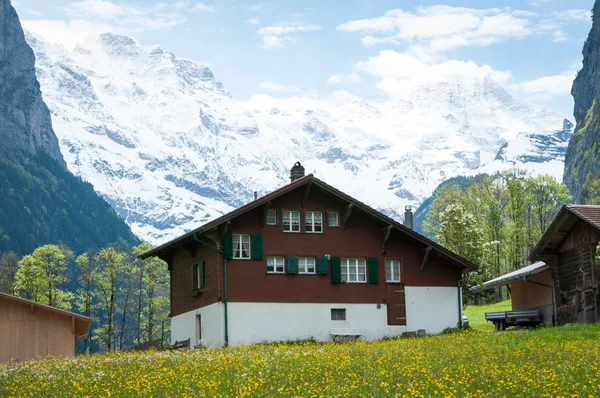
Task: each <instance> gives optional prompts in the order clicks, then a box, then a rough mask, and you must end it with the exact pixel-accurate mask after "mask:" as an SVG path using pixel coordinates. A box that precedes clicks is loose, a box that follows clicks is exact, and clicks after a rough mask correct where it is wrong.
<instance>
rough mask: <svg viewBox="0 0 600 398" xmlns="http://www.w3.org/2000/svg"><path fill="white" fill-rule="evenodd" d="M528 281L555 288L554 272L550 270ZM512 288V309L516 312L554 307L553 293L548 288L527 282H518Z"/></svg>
mask: <svg viewBox="0 0 600 398" xmlns="http://www.w3.org/2000/svg"><path fill="white" fill-rule="evenodd" d="M527 279H530V280H532V281H535V282H539V283H543V284H546V285H550V286H554V280H553V279H552V271H550V270H546V271H544V272H540V273H539V274H536V275H532V276H529V277H527ZM510 288H511V299H512V309H513V310H514V311H519V310H529V309H533V308H539V307H544V306H552V291H551V290H550V288H547V287H546V286H540V285H536V284H533V283H529V282H525V281H516V282H513V283H511V284H510Z"/></svg>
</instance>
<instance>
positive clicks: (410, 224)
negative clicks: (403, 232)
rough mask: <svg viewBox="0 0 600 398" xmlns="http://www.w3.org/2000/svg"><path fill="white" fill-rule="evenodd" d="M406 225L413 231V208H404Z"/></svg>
mask: <svg viewBox="0 0 600 398" xmlns="http://www.w3.org/2000/svg"><path fill="white" fill-rule="evenodd" d="M404 225H405V226H406V227H408V228H410V229H413V212H412V207H410V206H406V207H405V208H404Z"/></svg>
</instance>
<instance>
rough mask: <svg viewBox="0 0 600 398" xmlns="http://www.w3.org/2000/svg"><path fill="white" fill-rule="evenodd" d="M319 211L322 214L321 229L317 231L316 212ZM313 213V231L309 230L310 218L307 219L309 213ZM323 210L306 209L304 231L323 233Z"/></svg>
mask: <svg viewBox="0 0 600 398" xmlns="http://www.w3.org/2000/svg"><path fill="white" fill-rule="evenodd" d="M316 213H319V214H320V215H321V230H320V231H315V230H314V229H315V214H316ZM309 214H311V224H310V226H311V228H312V231H309V230H308V226H309V223H308V220H307V219H306V218H307V217H308V215H309ZM323 230H324V228H323V212H322V211H321V210H306V211H305V212H304V232H306V233H307V234H322V233H323Z"/></svg>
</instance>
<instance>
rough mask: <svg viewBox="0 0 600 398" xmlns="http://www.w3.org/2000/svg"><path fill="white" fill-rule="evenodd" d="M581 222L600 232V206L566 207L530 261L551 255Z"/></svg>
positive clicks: (535, 249) (532, 254)
mask: <svg viewBox="0 0 600 398" xmlns="http://www.w3.org/2000/svg"><path fill="white" fill-rule="evenodd" d="M579 220H583V221H585V222H586V223H588V224H589V225H591V226H592V227H594V228H596V229H598V230H600V206H589V205H588V206H586V205H564V206H563V207H562V208H561V209H560V211H559V212H558V214H557V215H556V217H555V218H554V220H553V221H552V224H550V226H549V227H548V229H547V230H546V232H544V235H543V236H542V237H541V238H540V241H539V242H538V243H537V245H535V247H534V248H533V250H532V251H531V254H530V255H529V260H530V261H535V260H537V257H536V255H542V254H551V253H552V252H553V251H554V250H555V249H556V248H557V247H558V246H559V245H560V244H561V243H562V241H563V239H564V238H565V236H566V235H567V233H568V232H569V231H570V230H571V228H573V226H574V225H575V223H577V221H579Z"/></svg>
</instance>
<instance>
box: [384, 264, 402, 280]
mask: <svg viewBox="0 0 600 398" xmlns="http://www.w3.org/2000/svg"><path fill="white" fill-rule="evenodd" d="M393 261H397V262H398V275H393V272H390V274H391V275H392V278H393V277H394V276H397V277H398V280H395V279H391V280H388V278H387V267H388V262H389V263H391V262H393ZM390 266H391V265H390ZM390 269H391V270H392V271H393V270H394V268H393V267H392V268H390ZM385 275H386V277H385V281H386V283H400V282H401V281H402V279H401V275H402V261H400V260H399V259H389V260H385Z"/></svg>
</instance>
